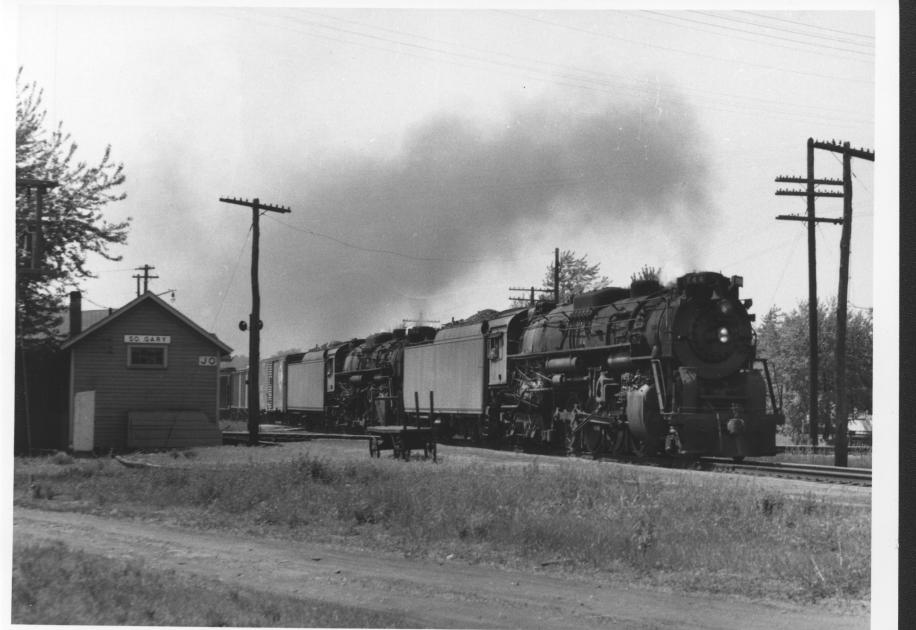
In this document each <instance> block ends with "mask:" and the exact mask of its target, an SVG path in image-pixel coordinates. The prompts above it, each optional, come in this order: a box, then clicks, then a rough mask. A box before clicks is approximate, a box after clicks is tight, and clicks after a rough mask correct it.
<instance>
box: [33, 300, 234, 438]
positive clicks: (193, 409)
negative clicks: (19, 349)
mask: <svg viewBox="0 0 916 630" xmlns="http://www.w3.org/2000/svg"><path fill="white" fill-rule="evenodd" d="M71 300H74V301H75V304H73V303H71V308H70V311H69V314H68V317H67V318H65V323H64V326H65V327H66V330H68V331H69V334H70V338H69V339H67V341H65V342H64V343H63V345H62V346H61V351H60V352H58V353H56V355H55V356H49V357H48V358H47V359H46V362H47V363H48V369H47V370H45V371H44V372H42V371H41V370H40V369H39V370H38V374H37V375H36V369H35V368H36V366H35V365H32V366H31V369H30V370H29V371H28V372H26V373H27V374H29V375H30V381H31V383H32V386H33V390H34V389H35V388H42V389H44V390H47V391H48V392H52V391H61V390H62V393H63V396H59V398H64V401H65V402H64V403H63V404H60V401H58V403H57V405H56V406H54V405H52V406H51V407H49V408H48V409H46V410H44V414H43V415H42V414H41V413H38V414H36V413H34V412H32V413H28V414H27V417H28V419H29V422H27V424H26V425H25V430H26V432H27V438H28V442H29V444H30V448H33V449H34V448H36V447H37V448H49V447H51V448H59V449H64V448H69V449H72V450H73V451H77V452H87V451H99V452H101V451H108V450H115V451H124V450H130V449H137V448H145V449H149V448H174V447H188V446H207V445H217V444H220V443H221V434H220V431H219V425H218V422H217V421H218V405H219V365H220V361H221V360H222V359H223V358H225V357H227V356H228V355H229V354H230V353H231V351H232V349H231V348H229V346H227V345H226V344H224V343H223V342H222V341H220V340H219V339H217V337H216V336H215V335H213V334H211V333H208V332H206V331H205V330H203V329H202V328H201V327H200V326H198V325H197V324H195V323H194V322H192V321H191V320H190V319H188V318H187V317H186V316H185V315H183V314H182V313H180V312H179V311H178V310H176V309H175V308H174V307H172V306H169V305H168V304H167V303H166V302H164V301H163V300H161V299H160V298H159V297H157V296H156V295H154V294H152V293H145V294H143V295H141V296H140V297H138V298H136V299H135V300H133V301H131V302H129V303H128V304H126V305H125V306H123V307H122V308H120V309H117V310H115V311H112V312H107V311H87V312H86V313H83V311H82V310H81V309H80V298H79V293H74V294H71ZM84 315H86V320H87V321H88V322H89V325H88V326H86V327H85V328H84V327H83V316H84ZM32 363H35V360H34V359H32ZM38 367H39V368H40V366H38ZM62 368H63V372H65V373H66V375H67V378H66V386H65V387H64V388H61V387H60V384H61V380H62V379H61V373H62ZM29 399H30V400H34V399H35V395H34V392H33V395H31V396H29ZM35 406H36V405H34V404H33V405H31V407H33V409H34V407H35ZM39 416H41V417H39ZM19 429H20V427H19V426H17V438H19V437H20V436H19V435H18V434H19V433H20V430H19ZM21 442H22V440H21V439H17V448H20V447H19V445H21Z"/></svg>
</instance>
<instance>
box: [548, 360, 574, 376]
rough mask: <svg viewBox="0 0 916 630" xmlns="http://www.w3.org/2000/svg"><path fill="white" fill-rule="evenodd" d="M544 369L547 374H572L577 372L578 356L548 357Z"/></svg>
mask: <svg viewBox="0 0 916 630" xmlns="http://www.w3.org/2000/svg"><path fill="white" fill-rule="evenodd" d="M544 369H545V370H546V371H547V373H549V374H573V373H575V372H579V371H580V370H579V357H560V358H557V359H548V360H547V363H546V364H545V365H544Z"/></svg>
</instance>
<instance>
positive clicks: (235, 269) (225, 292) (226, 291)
mask: <svg viewBox="0 0 916 630" xmlns="http://www.w3.org/2000/svg"><path fill="white" fill-rule="evenodd" d="M253 227H254V226H253V225H249V226H248V231H247V232H246V233H245V240H244V241H242V246H241V247H240V248H239V255H238V258H236V260H235V266H234V267H233V268H232V275H231V276H230V277H229V282H228V283H227V284H226V288H225V289H224V290H223V298H222V299H221V300H220V301H219V308H217V309H216V315H214V316H213V323H212V324H211V325H210V328H216V322H217V321H218V320H219V316H220V314H222V312H223V305H224V304H225V303H226V296H228V295H229V289H230V288H231V287H232V284H233V283H234V282H235V274H236V273H237V272H238V270H239V264H240V263H241V262H242V255H243V254H244V253H245V248H246V246H247V245H248V239H249V238H250V237H251V230H252V229H253Z"/></svg>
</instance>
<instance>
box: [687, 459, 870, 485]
mask: <svg viewBox="0 0 916 630" xmlns="http://www.w3.org/2000/svg"><path fill="white" fill-rule="evenodd" d="M698 462H699V464H700V467H701V468H703V469H704V470H721V471H725V472H736V473H742V474H752V475H762V476H767V477H784V478H787V479H802V480H805V481H817V482H821V483H839V484H848V485H857V486H871V470H870V469H868V468H844V467H839V466H818V465H815V464H789V463H784V462H753V461H744V462H735V461H733V460H730V459H726V458H721V457H701V458H700V459H699V460H698Z"/></svg>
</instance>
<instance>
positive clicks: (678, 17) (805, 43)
mask: <svg viewBox="0 0 916 630" xmlns="http://www.w3.org/2000/svg"><path fill="white" fill-rule="evenodd" d="M640 13H651V14H652V15H657V16H659V17H664V18H669V19H672V20H680V21H682V22H690V23H693V24H701V25H703V26H711V27H713V28H719V29H723V30H727V31H735V32H737V33H749V34H751V35H756V36H758V37H767V38H770V39H776V40H781V41H787V42H792V43H794V44H801V45H803V46H817V47H818V48H824V49H829V50H837V51H841V52H847V53H852V54H854V55H865V56H870V57H874V53H867V52H864V51H860V50H852V49H849V48H841V47H839V46H828V45H825V44H813V43H810V42H804V41H800V40H796V39H792V38H790V37H780V36H778V35H770V34H768V33H755V32H754V31H749V30H747V29H742V28H735V27H732V26H722V25H721V24H713V23H711V22H705V21H703V20H696V19H692V18H688V17H684V16H681V15H671V14H670V13H662V12H661V11H649V10H643V11H640ZM648 19H652V18H648ZM667 23H668V24H672V23H671V22H667ZM685 28H686V27H685ZM704 32H707V33H709V32H712V33H715V31H704ZM738 39H742V40H745V41H754V42H756V43H758V44H767V43H766V42H760V41H757V40H747V38H743V37H739V38H738ZM767 45H769V46H776V47H778V48H788V49H790V50H801V51H803V52H808V53H812V54H829V53H818V52H816V51H813V50H806V49H804V48H796V47H794V46H785V45H781V44H767ZM859 61H866V60H864V59H861V60H859Z"/></svg>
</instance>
